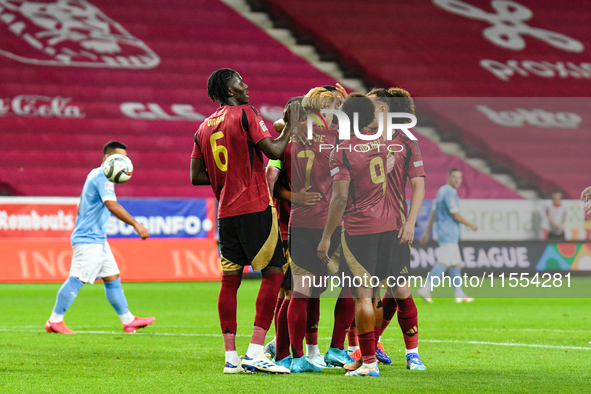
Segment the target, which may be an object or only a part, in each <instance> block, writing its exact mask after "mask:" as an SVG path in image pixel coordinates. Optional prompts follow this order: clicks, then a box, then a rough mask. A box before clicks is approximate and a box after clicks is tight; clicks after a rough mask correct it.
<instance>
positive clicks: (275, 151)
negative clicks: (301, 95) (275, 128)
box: [257, 102, 300, 160]
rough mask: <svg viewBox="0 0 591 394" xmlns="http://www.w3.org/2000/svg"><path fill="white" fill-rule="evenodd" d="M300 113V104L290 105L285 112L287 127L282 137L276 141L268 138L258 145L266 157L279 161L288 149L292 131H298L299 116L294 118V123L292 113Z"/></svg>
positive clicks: (284, 118) (284, 127) (284, 128)
mask: <svg viewBox="0 0 591 394" xmlns="http://www.w3.org/2000/svg"><path fill="white" fill-rule="evenodd" d="M299 112H300V103H298V102H294V103H291V104H289V106H288V107H287V108H286V109H285V110H284V111H283V121H284V122H285V125H284V126H283V129H282V130H281V135H280V136H279V137H277V138H276V139H273V138H271V137H266V138H263V139H262V140H260V141H259V142H258V143H257V147H258V148H259V149H260V150H262V151H263V153H264V154H265V156H267V157H268V158H269V159H271V160H277V159H279V158H280V157H281V154H282V153H283V151H285V148H286V147H287V144H288V143H289V139H290V137H291V133H292V130H295V129H296V124H297V119H296V117H297V115H295V116H294V119H293V121H292V119H291V118H292V117H291V115H292V113H293V114H298V113H299Z"/></svg>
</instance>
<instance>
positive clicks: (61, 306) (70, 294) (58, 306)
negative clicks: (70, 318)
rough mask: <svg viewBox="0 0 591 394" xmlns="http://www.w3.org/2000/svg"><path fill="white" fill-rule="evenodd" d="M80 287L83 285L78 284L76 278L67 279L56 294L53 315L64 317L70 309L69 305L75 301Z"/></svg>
mask: <svg viewBox="0 0 591 394" xmlns="http://www.w3.org/2000/svg"><path fill="white" fill-rule="evenodd" d="M82 286H84V283H82V282H80V281H79V280H78V278H76V277H74V276H70V277H68V279H67V280H66V281H65V282H64V284H63V285H62V287H60V289H59V291H58V292H57V299H56V300H55V306H54V307H53V313H55V314H58V315H64V314H65V313H66V311H67V310H68V309H69V308H70V305H72V302H74V300H75V299H76V296H77V295H78V292H79V291H80V289H81V288H82Z"/></svg>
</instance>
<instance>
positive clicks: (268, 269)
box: [261, 266, 283, 276]
mask: <svg viewBox="0 0 591 394" xmlns="http://www.w3.org/2000/svg"><path fill="white" fill-rule="evenodd" d="M261 272H262V273H263V276H264V275H267V274H277V273H283V267H275V266H267V267H265V268H264V269H263V270H262V271H261Z"/></svg>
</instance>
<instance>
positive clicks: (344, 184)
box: [317, 180, 351, 264]
mask: <svg viewBox="0 0 591 394" xmlns="http://www.w3.org/2000/svg"><path fill="white" fill-rule="evenodd" d="M350 183H351V181H348V180H338V181H334V182H333V183H332V199H331V200H330V205H329V207H328V218H327V219H326V225H325V226H324V232H323V233H322V240H321V241H320V243H319V244H318V250H317V253H318V258H319V259H320V260H321V261H323V262H324V263H325V264H328V263H329V262H330V257H329V256H328V249H329V248H330V237H331V236H332V233H334V230H335V229H336V228H337V227H338V226H339V224H341V221H342V219H343V213H344V212H345V208H346V207H347V200H348V199H349V184H350Z"/></svg>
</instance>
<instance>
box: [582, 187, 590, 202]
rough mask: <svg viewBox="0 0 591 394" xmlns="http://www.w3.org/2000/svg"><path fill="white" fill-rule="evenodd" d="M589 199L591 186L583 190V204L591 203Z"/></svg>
mask: <svg viewBox="0 0 591 394" xmlns="http://www.w3.org/2000/svg"><path fill="white" fill-rule="evenodd" d="M589 197H591V186H589V187H588V188H586V189H585V190H583V192H582V193H581V200H582V201H583V202H587V201H589Z"/></svg>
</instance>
